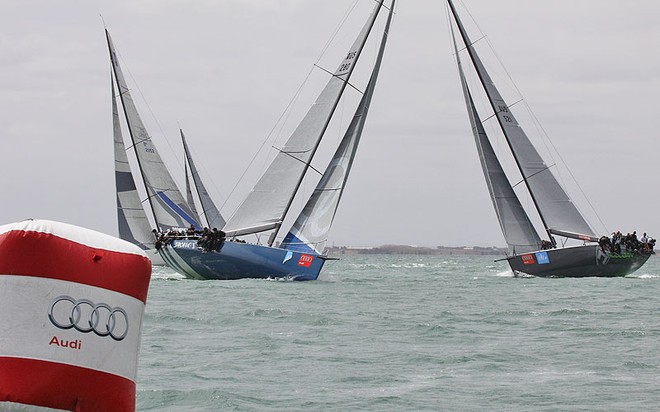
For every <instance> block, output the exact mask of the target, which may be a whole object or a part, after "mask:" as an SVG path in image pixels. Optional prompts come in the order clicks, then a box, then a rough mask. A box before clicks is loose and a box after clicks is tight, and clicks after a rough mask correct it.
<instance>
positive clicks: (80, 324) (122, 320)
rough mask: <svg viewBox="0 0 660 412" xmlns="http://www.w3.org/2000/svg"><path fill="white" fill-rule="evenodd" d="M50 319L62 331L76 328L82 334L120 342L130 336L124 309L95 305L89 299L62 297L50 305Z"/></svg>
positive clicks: (104, 304) (100, 304)
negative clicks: (109, 338) (91, 334)
mask: <svg viewBox="0 0 660 412" xmlns="http://www.w3.org/2000/svg"><path fill="white" fill-rule="evenodd" d="M48 319H50V321H51V322H52V323H53V325H55V326H56V327H58V328H60V329H71V328H74V329H76V330H77V331H80V332H82V333H89V332H94V333H95V334H97V335H98V336H110V337H111V338H112V339H114V340H116V341H120V340H122V339H124V338H125V337H126V335H127V334H128V315H127V314H126V311H125V310H124V309H122V308H113V307H110V305H108V304H106V303H99V304H94V302H92V301H90V300H87V299H79V300H76V299H74V298H72V297H71V296H60V297H58V298H56V299H55V301H53V304H52V305H50V310H49V312H48Z"/></svg>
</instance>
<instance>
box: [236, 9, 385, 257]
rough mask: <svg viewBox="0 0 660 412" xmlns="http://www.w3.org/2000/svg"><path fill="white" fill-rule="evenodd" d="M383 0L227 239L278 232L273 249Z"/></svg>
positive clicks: (250, 197) (248, 200)
mask: <svg viewBox="0 0 660 412" xmlns="http://www.w3.org/2000/svg"><path fill="white" fill-rule="evenodd" d="M383 1H384V0H379V1H378V2H377V4H376V6H375V8H374V10H373V11H372V13H371V15H370V16H369V18H368V20H367V22H366V23H365V25H364V26H363V28H362V31H361V32H360V34H359V35H358V37H357V38H356V40H355V42H354V43H353V45H352V47H351V48H350V49H349V51H348V53H347V54H346V57H344V59H343V60H342V62H341V63H340V65H339V67H338V68H337V70H336V71H335V72H334V74H333V75H332V77H331V78H330V80H329V81H328V83H327V84H326V86H325V88H324V89H323V90H322V91H321V93H320V94H319V96H318V97H317V99H316V102H315V103H314V104H313V105H312V107H311V108H310V109H309V111H308V112H307V114H306V115H305V117H304V118H303V119H302V121H301V122H300V124H299V125H298V127H297V128H296V129H295V131H294V132H293V134H292V135H291V137H289V139H288V140H287V142H286V144H285V145H284V147H283V148H282V149H280V152H279V153H278V154H277V155H276V156H275V159H274V160H273V162H271V164H270V166H269V167H268V169H267V170H266V171H265V172H264V174H263V175H262V176H261V178H260V179H259V181H258V182H257V184H256V185H255V186H254V188H253V189H252V191H251V192H250V194H248V196H247V197H246V199H245V200H244V201H243V203H242V204H241V205H240V206H239V208H238V210H237V212H236V213H235V214H234V215H233V216H232V217H231V219H230V220H229V222H227V225H226V228H225V229H224V230H225V232H226V233H227V236H240V235H244V234H253V233H258V232H263V231H266V230H271V229H275V231H274V233H273V235H271V237H270V239H269V242H268V243H269V245H272V243H273V241H274V239H275V237H276V236H277V232H278V231H279V229H280V227H281V225H282V223H283V220H284V217H285V216H286V214H287V213H288V211H289V208H290V207H291V204H292V203H293V198H294V197H295V195H296V193H297V191H298V190H299V188H300V185H301V183H302V180H303V178H304V176H305V173H306V172H307V170H308V169H309V167H310V164H311V160H312V158H313V157H314V154H315V153H316V149H317V148H318V145H319V143H320V140H321V138H322V137H323V134H324V133H325V131H326V129H327V127H328V124H329V123H330V119H331V118H332V115H333V114H334V112H335V109H336V107H337V105H338V103H339V99H340V98H341V96H342V94H343V92H344V90H345V88H346V86H347V84H348V81H349V79H350V77H351V74H352V73H353V68H354V67H355V64H356V62H357V60H358V58H359V56H360V53H361V51H362V49H363V47H364V44H365V43H366V39H367V37H368V36H369V33H370V32H371V29H372V27H373V25H374V23H375V20H376V17H377V16H378V12H379V11H380V8H381V7H382V5H383Z"/></svg>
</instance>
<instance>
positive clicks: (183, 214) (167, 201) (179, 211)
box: [157, 192, 200, 229]
mask: <svg viewBox="0 0 660 412" xmlns="http://www.w3.org/2000/svg"><path fill="white" fill-rule="evenodd" d="M157 194H158V197H160V198H161V199H162V200H163V201H164V202H165V204H166V205H168V206H169V207H170V209H172V210H173V211H174V212H175V213H176V214H178V215H179V216H181V217H182V218H183V219H184V220H185V221H186V222H188V223H190V224H191V225H193V226H194V228H195V229H200V227H199V223H197V221H196V220H195V219H193V218H192V217H190V216H189V215H188V214H187V213H186V212H184V211H183V209H181V208H180V207H179V205H177V204H176V203H174V202H173V201H172V199H170V198H169V197H167V195H166V194H165V193H164V192H157Z"/></svg>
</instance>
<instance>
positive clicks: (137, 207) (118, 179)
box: [112, 81, 155, 250]
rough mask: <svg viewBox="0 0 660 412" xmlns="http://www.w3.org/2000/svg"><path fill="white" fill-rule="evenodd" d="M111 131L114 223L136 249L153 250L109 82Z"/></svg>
mask: <svg viewBox="0 0 660 412" xmlns="http://www.w3.org/2000/svg"><path fill="white" fill-rule="evenodd" d="M112 131H113V136H114V148H115V187H116V192H117V224H118V226H119V237H120V238H121V239H124V240H126V241H128V242H131V243H133V244H135V245H137V246H139V247H140V248H142V249H144V250H147V249H153V247H154V242H155V238H154V236H153V234H152V233H151V225H150V224H149V220H148V219H147V214H146V213H145V211H144V208H143V207H142V202H140V195H139V194H138V191H137V188H136V186H135V179H134V178H133V174H132V173H131V167H130V165H129V163H128V156H126V148H125V146H124V138H123V136H122V133H121V126H120V124H119V112H118V110H117V99H116V98H115V87H114V81H112Z"/></svg>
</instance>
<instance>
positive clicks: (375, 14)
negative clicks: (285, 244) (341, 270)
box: [268, 0, 385, 246]
mask: <svg viewBox="0 0 660 412" xmlns="http://www.w3.org/2000/svg"><path fill="white" fill-rule="evenodd" d="M384 1H385V0H379V1H378V4H377V5H376V8H375V9H374V12H373V18H372V19H371V20H370V21H369V22H368V24H367V25H368V27H369V28H368V29H367V32H366V34H365V35H364V38H363V39H362V42H361V43H360V46H359V48H358V49H357V54H356V55H355V59H354V60H353V62H352V64H351V66H350V72H349V74H348V76H347V77H346V79H345V80H344V82H343V85H342V87H341V92H340V94H339V96H337V99H336V100H335V102H334V104H333V106H332V110H331V112H330V115H329V116H328V117H327V118H326V120H325V123H324V125H323V128H322V129H321V134H320V136H321V137H322V136H323V135H324V134H325V131H326V129H327V128H328V125H329V124H330V120H331V119H332V115H333V114H334V113H335V110H336V109H337V105H338V104H339V99H340V98H341V96H342V95H343V94H344V90H345V89H346V85H347V84H348V80H349V79H350V75H351V74H352V73H353V69H354V68H355V65H356V64H357V61H358V58H359V57H360V54H361V53H362V49H363V48H364V45H365V43H366V42H367V38H368V37H369V34H370V33H371V29H372V28H373V26H374V23H375V22H376V17H377V16H378V12H379V11H380V8H381V7H382V6H383V2H384ZM350 54H351V52H349V54H348V55H347V59H349V58H350ZM342 66H343V65H342ZM342 66H339V70H338V71H342ZM333 76H337V73H335V74H334V75H333ZM320 143H321V139H320V138H319V139H318V140H317V141H316V144H315V145H314V149H312V152H311V155H310V158H309V160H308V161H307V162H306V163H305V169H304V170H303V172H302V174H301V175H300V178H299V179H298V183H297V184H296V187H295V189H294V190H293V195H292V196H291V197H290V198H289V202H288V203H287V205H286V208H285V209H284V213H282V217H281V219H280V221H279V223H278V224H277V226H276V228H275V231H273V234H272V235H271V236H270V239H268V246H271V245H272V244H273V242H274V241H275V238H276V237H277V233H278V232H279V231H280V228H281V227H282V223H283V222H284V217H285V216H286V215H287V213H288V212H289V209H290V208H291V204H292V203H293V199H294V198H295V196H296V193H298V190H299V189H300V185H301V184H302V181H303V178H304V177H305V174H306V173H307V170H309V166H310V165H311V163H312V159H313V158H314V154H316V150H317V149H318V147H319V144H320Z"/></svg>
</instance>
